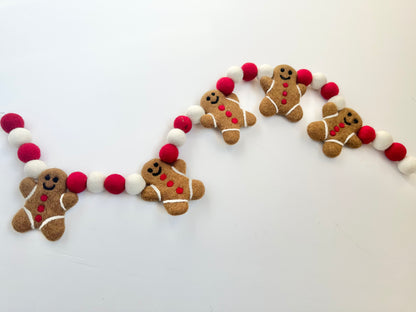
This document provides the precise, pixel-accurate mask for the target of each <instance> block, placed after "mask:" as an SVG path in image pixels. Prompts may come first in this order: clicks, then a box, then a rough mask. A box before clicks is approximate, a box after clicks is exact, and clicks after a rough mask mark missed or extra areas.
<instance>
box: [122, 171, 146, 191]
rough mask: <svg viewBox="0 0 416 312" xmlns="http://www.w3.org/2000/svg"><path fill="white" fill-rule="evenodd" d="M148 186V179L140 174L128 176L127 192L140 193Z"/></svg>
mask: <svg viewBox="0 0 416 312" xmlns="http://www.w3.org/2000/svg"><path fill="white" fill-rule="evenodd" d="M145 187H146V181H145V180H144V179H143V177H142V176H141V175H140V174H137V173H133V174H130V175H128V176H127V177H126V192H127V194H130V195H138V194H140V192H141V191H143V189H144V188H145Z"/></svg>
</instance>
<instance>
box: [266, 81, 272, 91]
mask: <svg viewBox="0 0 416 312" xmlns="http://www.w3.org/2000/svg"><path fill="white" fill-rule="evenodd" d="M273 87H274V80H272V84H271V86H270V88H269V90H267V91H266V94H267V93H269V92H270V91H271V90H272V89H273Z"/></svg>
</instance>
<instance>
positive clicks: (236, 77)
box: [226, 66, 244, 83]
mask: <svg viewBox="0 0 416 312" xmlns="http://www.w3.org/2000/svg"><path fill="white" fill-rule="evenodd" d="M226 75H227V77H228V78H231V79H232V80H233V81H234V82H235V83H238V82H240V81H241V80H243V75H244V73H243V70H242V69H241V68H240V67H238V66H231V67H230V68H228V69H227V74H226Z"/></svg>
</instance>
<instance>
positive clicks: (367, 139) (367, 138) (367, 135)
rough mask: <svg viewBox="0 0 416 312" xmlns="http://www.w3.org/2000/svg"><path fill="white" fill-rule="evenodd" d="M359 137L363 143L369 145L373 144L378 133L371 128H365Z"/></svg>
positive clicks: (359, 132)
mask: <svg viewBox="0 0 416 312" xmlns="http://www.w3.org/2000/svg"><path fill="white" fill-rule="evenodd" d="M358 137H359V138H360V140H361V142H363V143H364V144H368V143H371V142H373V141H374V139H375V138H376V131H375V130H374V128H372V127H370V126H363V127H361V128H360V130H359V131H358Z"/></svg>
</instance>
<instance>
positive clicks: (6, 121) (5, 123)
mask: <svg viewBox="0 0 416 312" xmlns="http://www.w3.org/2000/svg"><path fill="white" fill-rule="evenodd" d="M0 123H1V127H2V128H3V130H4V131H6V132H7V133H9V132H10V131H12V130H13V129H15V128H23V127H24V126H25V121H24V120H23V118H22V117H20V115H18V114H13V113H10V114H6V115H4V116H3V117H2V118H1V121H0Z"/></svg>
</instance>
